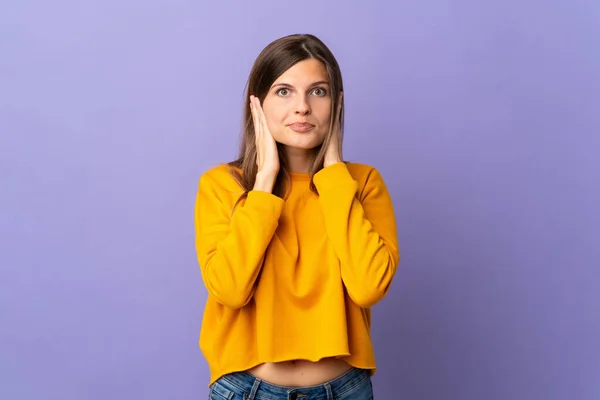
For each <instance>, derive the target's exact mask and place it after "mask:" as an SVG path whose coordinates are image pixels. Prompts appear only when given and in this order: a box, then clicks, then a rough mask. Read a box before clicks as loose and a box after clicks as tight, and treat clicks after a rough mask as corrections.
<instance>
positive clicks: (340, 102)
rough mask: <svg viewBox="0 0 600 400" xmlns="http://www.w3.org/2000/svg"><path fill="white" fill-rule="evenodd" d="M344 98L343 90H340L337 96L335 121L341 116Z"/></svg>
mask: <svg viewBox="0 0 600 400" xmlns="http://www.w3.org/2000/svg"><path fill="white" fill-rule="evenodd" d="M343 98H344V92H340V94H339V96H338V105H337V121H339V120H340V118H341V116H342V99H343Z"/></svg>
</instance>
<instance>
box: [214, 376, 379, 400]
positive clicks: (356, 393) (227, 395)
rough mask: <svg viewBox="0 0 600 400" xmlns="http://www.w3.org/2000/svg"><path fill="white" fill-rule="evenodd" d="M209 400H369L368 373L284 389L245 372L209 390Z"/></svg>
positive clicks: (218, 383)
mask: <svg viewBox="0 0 600 400" xmlns="http://www.w3.org/2000/svg"><path fill="white" fill-rule="evenodd" d="M209 398H210V400H334V399H335V400H350V399H352V400H372V399H373V386H372V385H371V377H370V376H369V372H368V371H367V370H363V369H358V368H353V369H351V370H349V371H348V372H346V373H344V374H343V375H341V376H339V377H337V378H335V379H334V380H331V381H329V382H325V383H323V384H320V385H315V386H307V387H286V386H279V385H274V384H272V383H268V382H265V381H263V380H261V379H259V378H257V377H255V376H254V375H252V374H250V373H248V372H235V373H232V374H227V375H224V376H222V377H221V378H219V379H218V380H217V381H216V382H214V383H213V384H212V385H211V386H210V396H209Z"/></svg>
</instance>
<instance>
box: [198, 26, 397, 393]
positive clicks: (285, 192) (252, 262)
mask: <svg viewBox="0 0 600 400" xmlns="http://www.w3.org/2000/svg"><path fill="white" fill-rule="evenodd" d="M247 90H248V92H247V94H248V104H247V105H246V107H245V122H246V125H245V128H244V132H243V138H242V139H243V140H242V145H241V152H240V155H239V158H238V159H237V160H236V161H233V162H231V163H229V164H224V165H220V166H217V167H214V168H212V169H211V170H209V171H207V172H205V173H204V174H203V175H202V177H201V178H200V182H199V190H198V196H197V199H196V208H195V226H196V249H197V253H198V261H199V264H200V269H201V272H202V279H203V281H204V284H205V285H206V288H207V290H208V293H209V296H208V299H207V304H206V309H205V312H204V316H203V321H202V330H201V333H200V347H201V349H202V352H203V354H204V356H205V357H206V359H207V361H208V364H209V366H210V372H211V381H210V385H209V387H210V396H211V398H212V399H223V398H224V399H236V400H237V399H296V398H297V399H305V400H309V399H333V398H334V397H335V398H336V399H354V400H362V399H365V400H366V399H371V398H372V397H373V393H372V385H371V376H372V374H373V373H374V371H375V359H374V354H373V347H372V343H371V340H370V336H369V330H370V325H371V314H370V307H372V306H373V305H374V304H376V303H377V302H378V301H380V300H381V299H382V298H383V297H384V296H385V295H386V293H387V292H388V290H389V288H390V284H391V282H392V278H393V276H394V274H395V272H396V267H397V265H398V262H399V252H398V244H397V237H396V225H395V219H394V211H393V206H392V201H391V198H390V195H389V193H388V191H387V189H386V186H385V184H384V181H383V179H382V177H381V175H380V174H379V173H378V171H377V170H376V169H375V168H373V167H370V166H367V165H363V164H355V163H349V162H343V160H342V129H343V115H344V112H343V110H344V106H343V97H342V92H343V85H342V76H341V72H340V68H339V66H338V63H337V61H336V59H335V58H334V56H333V54H332V53H331V51H330V50H329V49H328V48H327V47H326V46H325V44H324V43H323V42H321V41H320V40H319V39H318V38H316V37H315V36H312V35H290V36H286V37H283V38H281V39H278V40H276V41H274V42H273V43H271V44H269V45H268V46H267V47H266V48H265V49H264V50H263V51H262V52H261V54H260V55H259V56H258V58H257V59H256V61H255V63H254V66H253V68H252V71H251V73H250V77H249V81H248V88H247Z"/></svg>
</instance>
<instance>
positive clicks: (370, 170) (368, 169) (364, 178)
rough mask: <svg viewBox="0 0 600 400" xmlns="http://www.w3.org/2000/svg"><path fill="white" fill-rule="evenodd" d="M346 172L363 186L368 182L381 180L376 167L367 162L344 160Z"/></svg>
mask: <svg viewBox="0 0 600 400" xmlns="http://www.w3.org/2000/svg"><path fill="white" fill-rule="evenodd" d="M345 164H346V168H348V172H350V175H352V178H354V180H355V181H356V182H358V184H359V186H361V187H362V186H364V185H366V184H367V183H369V182H374V181H383V178H382V176H381V174H380V173H379V171H378V170H377V168H375V167H374V166H372V165H368V164H360V163H354V162H349V161H348V162H345Z"/></svg>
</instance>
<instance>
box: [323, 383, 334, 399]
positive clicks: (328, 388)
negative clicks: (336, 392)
mask: <svg viewBox="0 0 600 400" xmlns="http://www.w3.org/2000/svg"><path fill="white" fill-rule="evenodd" d="M324 386H325V390H326V391H327V400H333V391H332V390H331V385H330V384H329V382H325V384H324Z"/></svg>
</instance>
